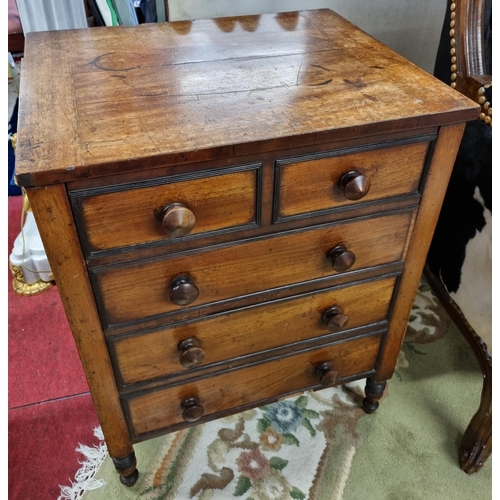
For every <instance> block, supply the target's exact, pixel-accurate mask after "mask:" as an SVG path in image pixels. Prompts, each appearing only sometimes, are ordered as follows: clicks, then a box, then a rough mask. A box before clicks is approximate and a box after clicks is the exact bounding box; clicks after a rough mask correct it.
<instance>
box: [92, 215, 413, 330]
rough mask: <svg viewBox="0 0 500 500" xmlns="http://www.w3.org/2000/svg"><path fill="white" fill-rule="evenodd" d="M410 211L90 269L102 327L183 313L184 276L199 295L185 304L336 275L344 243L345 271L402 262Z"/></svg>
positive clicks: (232, 296) (229, 297) (208, 302)
mask: <svg viewBox="0 0 500 500" xmlns="http://www.w3.org/2000/svg"><path fill="white" fill-rule="evenodd" d="M411 216H412V212H403V213H400V214H396V215H389V216H388V215H385V216H382V217H375V218H369V219H365V220H360V221H356V222H351V223H344V224H333V225H332V224H327V225H324V226H320V227H318V228H314V229H309V230H307V229H306V230H302V231H292V232H290V233H284V234H280V235H278V236H275V237H271V238H263V239H260V238H259V239H255V240H253V241H252V240H248V241H247V242H245V243H239V244H232V245H226V246H221V247H212V248H208V249H202V250H201V251H199V252H197V253H196V254H195V255H192V254H191V253H189V252H188V253H187V254H186V255H184V256H181V257H172V258H165V259H155V260H153V261H151V262H148V261H146V262H133V263H132V264H126V265H116V266H103V267H102V268H94V269H92V271H91V272H92V274H93V276H94V282H96V284H97V286H98V290H96V294H97V296H99V297H101V298H102V301H103V308H102V309H104V311H103V312H104V315H105V318H104V319H105V323H106V324H108V325H111V324H113V323H120V322H126V321H132V320H143V319H147V318H149V317H152V316H157V315H163V314H165V313H169V312H172V311H178V310H180V309H182V308H183V307H182V306H178V305H175V304H173V303H172V302H171V301H170V298H169V287H170V284H171V283H172V281H173V280H174V279H175V278H176V277H177V276H181V275H187V276H189V278H190V280H191V282H193V283H194V284H195V285H196V286H197V288H198V290H199V296H198V298H197V300H196V301H195V302H193V303H192V304H190V305H188V306H184V307H193V306H200V305H203V304H210V303H212V302H217V301H222V300H227V299H232V298H237V297H240V296H245V295H249V294H253V293H256V292H261V291H263V290H267V289H271V288H277V287H280V286H284V285H289V284H292V283H300V282H305V281H310V280H314V279H318V278H323V277H328V276H332V275H334V274H336V272H335V271H334V270H333V268H332V264H331V262H330V261H329V260H328V258H327V255H328V252H329V251H330V249H332V248H333V247H335V246H337V245H339V244H341V243H342V244H344V245H345V246H346V247H347V248H348V250H350V251H352V252H354V254H355V255H356V262H355V263H354V265H353V266H352V268H351V269H350V271H354V270H357V269H362V268H365V267H370V266H376V265H381V264H388V263H390V262H395V261H398V260H400V259H401V258H402V252H403V249H404V247H405V243H406V238H407V232H408V226H409V223H410V220H411Z"/></svg>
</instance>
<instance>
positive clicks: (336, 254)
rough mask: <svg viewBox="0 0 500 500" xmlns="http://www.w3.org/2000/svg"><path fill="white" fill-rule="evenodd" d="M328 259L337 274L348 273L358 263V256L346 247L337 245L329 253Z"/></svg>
mask: <svg viewBox="0 0 500 500" xmlns="http://www.w3.org/2000/svg"><path fill="white" fill-rule="evenodd" d="M328 259H329V260H330V261H331V262H332V267H333V269H335V271H337V272H343V271H347V270H348V269H349V268H351V267H352V265H353V264H354V263H355V262H356V255H354V253H353V252H351V251H350V250H347V248H346V247H345V246H344V245H337V246H336V247H333V248H332V249H331V250H330V251H329V252H328Z"/></svg>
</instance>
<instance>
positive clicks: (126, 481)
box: [120, 469, 139, 487]
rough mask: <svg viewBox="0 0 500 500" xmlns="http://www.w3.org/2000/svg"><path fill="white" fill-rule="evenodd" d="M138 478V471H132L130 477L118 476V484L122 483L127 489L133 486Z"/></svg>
mask: <svg viewBox="0 0 500 500" xmlns="http://www.w3.org/2000/svg"><path fill="white" fill-rule="evenodd" d="M138 477H139V471H138V470H137V469H134V472H132V475H131V476H122V475H120V483H122V484H123V485H125V486H129V487H130V486H134V484H135V482H136V481H137V478H138Z"/></svg>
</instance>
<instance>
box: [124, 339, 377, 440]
mask: <svg viewBox="0 0 500 500" xmlns="http://www.w3.org/2000/svg"><path fill="white" fill-rule="evenodd" d="M380 340H381V335H380V334H377V335H372V336H368V337H363V338H358V339H355V340H350V341H348V342H339V343H337V344H332V345H329V346H326V347H321V348H319V349H314V350H310V351H305V352H301V353H299V354H295V355H293V356H288V357H283V358H281V359H277V360H273V361H269V362H267V363H262V364H257V365H253V366H250V367H246V368H242V369H239V370H231V371H227V372H224V373H220V374H219V375H217V376H214V377H210V378H205V379H200V380H195V381H191V382H188V383H186V384H183V385H179V386H174V387H170V388H166V389H159V390H155V391H152V392H148V393H145V394H142V395H131V396H130V397H124V398H123V402H124V406H125V410H126V413H127V415H128V418H129V425H130V427H131V429H130V430H131V432H132V434H133V435H135V436H141V435H144V434H148V433H150V432H154V431H159V430H160V429H167V428H169V427H172V426H175V425H177V424H183V423H185V418H184V417H183V412H184V411H185V408H184V409H183V407H182V405H183V402H184V401H186V403H187V402H189V399H190V398H198V403H199V404H198V405H197V406H200V407H201V408H202V410H201V411H202V412H203V416H202V417H201V421H203V417H210V416H211V415H214V414H217V413H219V412H224V411H227V410H231V409H237V408H238V407H239V406H241V405H248V404H255V405H256V404H258V403H259V402H260V401H264V400H267V399H270V398H277V397H279V396H281V395H285V394H291V393H294V392H300V391H302V390H306V389H310V388H313V387H321V386H320V384H319V378H320V375H319V374H318V373H317V368H318V367H319V366H320V365H322V364H323V363H331V367H332V371H335V372H337V373H338V379H337V380H339V381H341V380H342V379H344V378H346V377H351V376H355V375H358V374H360V375H361V374H364V373H366V372H368V371H370V370H373V369H374V368H375V365H376V362H377V355H378V351H379V346H380ZM332 375H334V374H333V373H332ZM333 378H334V377H333ZM201 411H200V410H198V415H196V416H199V413H200V412H201ZM236 411H237V410H236Z"/></svg>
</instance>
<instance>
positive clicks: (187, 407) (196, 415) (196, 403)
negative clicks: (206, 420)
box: [181, 397, 205, 422]
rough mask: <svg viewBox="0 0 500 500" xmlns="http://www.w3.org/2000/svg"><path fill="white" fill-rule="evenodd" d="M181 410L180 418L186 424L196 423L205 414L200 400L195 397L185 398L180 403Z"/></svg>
mask: <svg viewBox="0 0 500 500" xmlns="http://www.w3.org/2000/svg"><path fill="white" fill-rule="evenodd" d="M181 408H182V410H183V411H182V418H183V419H184V420H185V421H186V422H196V421H197V420H199V419H200V418H201V417H203V414H204V413H205V410H204V409H203V406H201V403H200V400H199V399H198V398H197V397H192V398H186V399H184V400H183V401H182V403H181Z"/></svg>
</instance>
